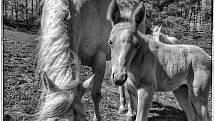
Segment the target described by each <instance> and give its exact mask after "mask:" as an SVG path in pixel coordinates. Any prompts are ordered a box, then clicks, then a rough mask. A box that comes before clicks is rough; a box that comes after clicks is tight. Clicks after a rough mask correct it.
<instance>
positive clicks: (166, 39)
mask: <svg viewBox="0 0 215 121" xmlns="http://www.w3.org/2000/svg"><path fill="white" fill-rule="evenodd" d="M161 28H162V26H160V27H159V26H155V27H154V28H153V31H152V36H153V38H154V39H155V40H157V41H161V42H163V43H167V44H176V43H177V41H178V39H177V38H175V37H170V36H169V35H165V34H163V33H162V32H161Z"/></svg>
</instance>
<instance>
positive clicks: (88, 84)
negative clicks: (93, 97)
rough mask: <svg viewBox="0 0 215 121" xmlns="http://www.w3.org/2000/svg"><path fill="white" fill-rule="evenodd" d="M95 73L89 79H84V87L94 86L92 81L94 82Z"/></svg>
mask: <svg viewBox="0 0 215 121" xmlns="http://www.w3.org/2000/svg"><path fill="white" fill-rule="evenodd" d="M94 76H95V74H93V75H92V76H91V77H90V78H89V79H87V80H86V81H84V82H83V83H82V84H81V86H82V87H83V88H84V89H90V88H91V87H92V82H93V78H94Z"/></svg>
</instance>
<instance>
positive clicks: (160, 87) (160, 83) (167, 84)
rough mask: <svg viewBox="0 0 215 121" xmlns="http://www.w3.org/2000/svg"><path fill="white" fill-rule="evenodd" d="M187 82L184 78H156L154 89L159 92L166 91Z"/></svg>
mask: <svg viewBox="0 0 215 121" xmlns="http://www.w3.org/2000/svg"><path fill="white" fill-rule="evenodd" d="M183 84H187V80H186V79H180V78H175V79H170V78H169V79H163V80H159V79H158V80H157V89H156V91H159V92H166V91H173V90H175V89H177V88H179V87H180V86H181V85H183Z"/></svg>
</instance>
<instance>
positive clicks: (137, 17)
mask: <svg viewBox="0 0 215 121" xmlns="http://www.w3.org/2000/svg"><path fill="white" fill-rule="evenodd" d="M145 15H146V12H145V6H144V4H143V2H141V3H140V4H139V6H138V7H137V8H136V9H135V11H134V13H133V20H134V21H135V23H136V25H139V24H141V22H142V21H143V19H144V18H145Z"/></svg>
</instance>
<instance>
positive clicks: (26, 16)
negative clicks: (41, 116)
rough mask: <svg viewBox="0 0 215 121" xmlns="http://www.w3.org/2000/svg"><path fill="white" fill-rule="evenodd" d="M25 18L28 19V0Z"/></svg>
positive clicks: (26, 1) (26, 0)
mask: <svg viewBox="0 0 215 121" xmlns="http://www.w3.org/2000/svg"><path fill="white" fill-rule="evenodd" d="M25 19H26V20H27V19H28V0H25Z"/></svg>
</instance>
